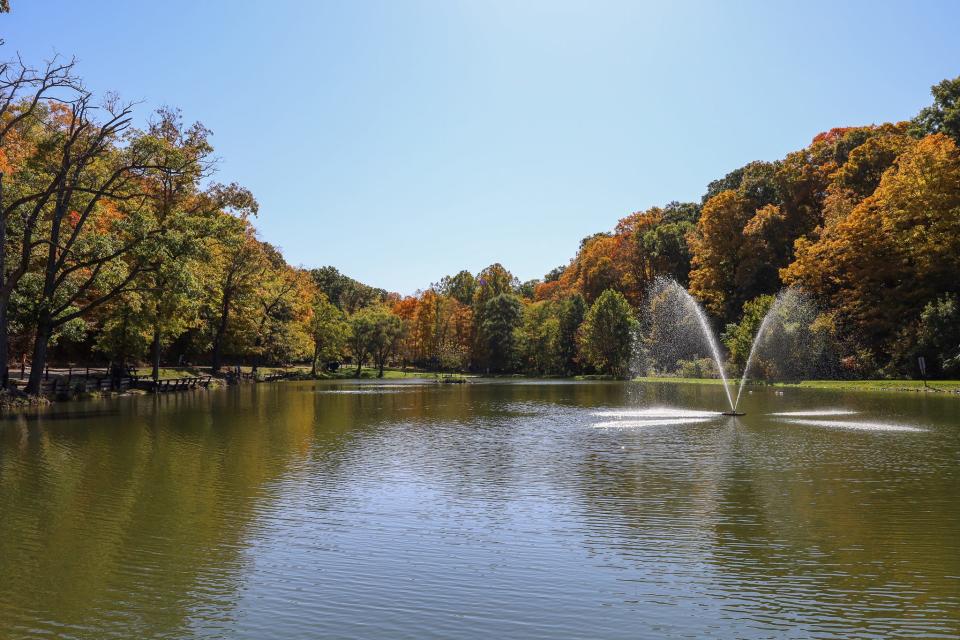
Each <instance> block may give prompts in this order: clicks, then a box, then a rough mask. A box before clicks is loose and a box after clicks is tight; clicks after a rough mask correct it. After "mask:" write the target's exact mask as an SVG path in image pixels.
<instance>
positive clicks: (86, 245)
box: [20, 96, 166, 393]
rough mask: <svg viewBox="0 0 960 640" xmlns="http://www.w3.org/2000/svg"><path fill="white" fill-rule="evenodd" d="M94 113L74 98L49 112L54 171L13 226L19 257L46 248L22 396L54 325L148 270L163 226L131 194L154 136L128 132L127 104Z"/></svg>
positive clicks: (86, 101) (150, 161) (37, 375)
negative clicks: (42, 194) (45, 190)
mask: <svg viewBox="0 0 960 640" xmlns="http://www.w3.org/2000/svg"><path fill="white" fill-rule="evenodd" d="M95 109H96V107H94V106H93V105H92V104H91V101H90V98H89V96H82V97H80V98H78V99H77V100H76V101H75V102H73V103H72V104H71V105H70V106H69V108H67V109H52V110H51V111H50V116H51V118H50V127H51V133H50V134H49V135H50V145H49V146H50V148H51V153H50V155H49V157H48V161H49V162H50V164H49V167H48V171H49V173H50V174H52V175H55V176H57V177H56V178H55V179H53V180H52V182H51V184H52V185H53V187H52V189H51V190H50V193H49V196H47V197H46V198H42V199H41V200H39V201H38V202H37V204H36V205H35V206H34V209H33V211H31V213H30V214H29V215H28V217H27V219H26V221H25V223H24V224H23V225H22V228H21V233H22V243H23V247H24V249H23V252H22V255H21V256H20V260H21V261H27V262H30V261H32V260H33V250H34V247H41V246H43V247H45V249H44V250H42V251H41V252H40V255H39V256H38V259H39V260H40V261H41V264H42V267H40V269H39V271H40V279H41V281H42V285H41V286H40V288H39V295H38V296H37V299H36V301H35V305H34V308H33V313H34V314H35V318H36V338H35V340H34V349H33V358H32V359H31V371H30V379H29V381H28V383H27V391H28V392H29V393H38V392H39V390H40V383H41V380H42V375H43V371H42V370H43V367H44V364H45V362H46V357H47V349H48V347H49V342H50V338H51V336H52V335H53V333H54V331H55V330H56V329H57V328H58V327H59V326H61V325H63V324H65V323H67V322H70V321H72V320H74V319H76V318H82V317H83V316H84V315H85V314H87V313H88V312H90V311H92V310H93V309H94V308H96V307H97V306H99V305H101V304H103V303H105V302H107V301H109V300H111V299H113V298H115V297H117V296H118V295H120V294H122V293H124V292H125V291H127V290H129V289H130V288H131V286H132V283H133V282H134V279H135V278H136V277H137V276H138V275H140V274H141V273H143V272H145V271H147V270H149V269H150V268H151V267H150V264H151V263H150V261H149V247H150V244H151V243H152V242H155V241H161V240H162V236H163V234H164V233H165V231H166V226H165V222H164V221H163V220H161V219H159V218H158V217H157V216H155V215H153V214H154V213H155V212H153V211H151V210H150V208H149V207H145V206H144V202H143V195H142V193H141V192H139V191H138V186H139V183H140V180H141V179H142V177H143V176H144V173H145V172H146V171H147V170H149V169H151V168H154V167H155V166H156V163H157V162H158V161H162V158H158V157H157V155H156V153H155V151H156V147H157V145H156V140H155V139H154V138H153V137H152V136H149V135H143V134H139V133H137V132H130V133H129V135H128V129H129V126H130V121H131V113H132V111H131V108H130V107H129V106H123V105H118V104H117V103H116V102H113V101H108V102H107V103H106V104H105V105H104V106H103V110H104V111H105V113H106V114H107V115H106V118H105V119H104V120H103V121H102V122H98V121H97V120H95V119H94V115H93V114H94V110H95ZM48 204H49V206H47V205H48ZM44 253H45V255H44Z"/></svg>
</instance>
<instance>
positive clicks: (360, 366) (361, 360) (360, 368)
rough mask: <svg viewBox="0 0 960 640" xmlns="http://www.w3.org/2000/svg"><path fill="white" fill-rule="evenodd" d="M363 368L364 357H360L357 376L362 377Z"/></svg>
mask: <svg viewBox="0 0 960 640" xmlns="http://www.w3.org/2000/svg"><path fill="white" fill-rule="evenodd" d="M362 369H363V358H361V357H358V358H357V377H358V378H359V377H360V372H361V370H362Z"/></svg>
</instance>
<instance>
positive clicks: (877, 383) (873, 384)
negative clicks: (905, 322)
mask: <svg viewBox="0 0 960 640" xmlns="http://www.w3.org/2000/svg"><path fill="white" fill-rule="evenodd" d="M634 381H636V382H674V383H679V384H713V385H718V384H721V383H722V381H721V380H719V379H716V378H667V377H649V376H648V377H641V378H634ZM770 386H773V387H780V388H790V389H834V390H838V391H910V392H930V393H937V392H945V393H958V394H960V380H932V381H930V382H928V383H927V384H926V386H925V385H924V383H923V382H922V381H921V380H804V381H803V382H777V383H773V384H772V385H770Z"/></svg>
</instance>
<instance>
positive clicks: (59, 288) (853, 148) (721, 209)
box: [0, 59, 960, 393]
mask: <svg viewBox="0 0 960 640" xmlns="http://www.w3.org/2000/svg"><path fill="white" fill-rule="evenodd" d="M75 67H76V65H75V63H74V61H73V60H63V59H55V60H53V61H51V62H49V63H46V64H45V65H42V66H39V67H31V66H30V65H28V64H27V63H25V62H23V61H22V60H20V59H13V60H10V61H7V62H5V63H3V64H0V384H2V385H3V386H4V387H8V386H9V380H10V377H9V367H10V364H11V363H17V362H20V363H28V364H29V365H30V371H31V374H30V377H29V380H28V382H27V385H26V389H27V391H28V392H34V393H35V392H37V391H38V390H39V388H40V381H41V375H42V371H43V369H44V366H45V365H46V363H47V361H48V360H49V359H50V358H51V357H53V358H54V359H56V360H58V361H86V362H89V361H92V360H97V359H99V360H104V361H110V362H113V363H127V362H134V361H136V362H148V363H149V364H150V368H151V370H152V373H153V375H154V376H156V375H158V372H159V369H160V365H161V363H163V362H169V363H192V364H204V365H209V367H210V368H211V370H212V371H213V373H215V374H216V373H219V372H220V371H221V370H222V369H223V368H224V367H225V366H227V365H228V364H229V365H232V364H237V363H241V362H242V363H245V364H248V365H253V366H254V367H257V366H266V365H276V364H289V363H307V364H309V365H310V366H311V368H312V370H313V372H314V373H315V374H319V373H320V372H321V369H322V368H323V367H325V366H326V365H327V363H331V362H349V363H350V366H353V367H356V373H358V374H359V373H360V372H361V368H362V367H363V366H364V365H373V366H375V367H376V368H377V369H378V370H379V372H380V373H381V374H382V372H383V369H384V368H385V367H387V366H391V365H393V366H410V367H419V368H424V369H429V370H444V371H477V372H491V373H515V372H517V373H529V374H537V375H574V374H582V373H601V374H609V375H618V376H622V375H626V374H627V373H628V372H629V367H630V357H631V353H632V346H633V341H634V340H635V337H636V335H637V332H638V330H640V323H639V321H638V318H640V317H641V316H642V310H643V309H645V308H646V307H647V306H648V305H649V304H650V300H649V299H648V298H649V294H648V292H649V291H650V287H651V284H652V283H653V282H655V281H656V279H657V278H660V277H663V276H669V277H672V278H674V279H676V280H677V281H678V282H680V283H681V284H683V285H684V286H687V287H688V288H689V289H690V291H691V292H692V293H693V295H695V296H696V297H697V298H698V299H700V300H701V301H702V302H703V303H704V304H705V306H706V308H707V310H708V311H709V313H710V315H711V318H712V320H713V321H714V322H715V323H716V324H717V326H718V327H721V328H725V332H724V335H725V336H726V337H727V344H728V348H729V349H730V354H731V358H732V359H733V360H736V359H737V358H738V357H739V356H738V353H739V351H740V350H742V349H740V348H738V346H737V345H739V344H740V343H742V342H743V336H744V335H745V332H744V330H743V326H742V325H743V323H745V322H747V323H749V322H753V323H755V322H756V318H757V317H758V314H759V315H762V311H763V308H764V305H768V304H769V301H770V300H771V296H772V294H775V293H776V292H777V291H778V290H780V289H781V288H782V287H783V286H785V285H793V286H795V287H798V288H801V289H803V290H804V291H805V292H807V293H808V294H809V295H811V296H813V297H814V298H815V299H816V300H817V301H818V303H819V304H820V308H821V309H822V313H820V314H819V315H818V316H817V318H816V319H815V320H814V322H815V323H816V326H817V328H818V331H824V332H827V333H829V334H830V336H831V338H832V340H833V341H834V343H835V344H836V345H837V354H836V359H837V363H838V369H837V371H838V372H839V373H840V374H842V375H850V376H868V375H904V374H911V373H912V372H913V367H914V364H913V363H914V361H915V358H916V356H917V355H924V356H926V357H927V359H928V361H929V362H930V363H931V366H932V369H933V371H934V373H935V374H944V375H946V374H952V373H956V372H958V371H960V308H958V299H957V295H958V290H960V152H958V147H957V144H958V142H960V78H958V79H955V80H947V81H944V82H942V83H940V84H939V85H937V86H936V87H934V88H933V97H934V100H933V104H932V105H931V106H930V107H928V108H926V109H924V110H922V111H921V112H920V113H919V114H918V115H917V117H916V118H914V119H913V120H910V121H907V122H899V123H886V124H881V125H870V126H862V127H846V128H838V129H832V130H829V131H827V132H825V133H822V134H820V135H818V136H816V137H815V138H814V139H813V141H812V142H811V144H810V145H809V146H807V147H806V148H804V149H801V150H799V151H796V152H794V153H791V154H788V155H787V156H786V157H785V158H783V159H782V160H777V161H773V162H766V161H757V162H752V163H750V164H747V165H746V166H744V167H741V168H739V169H736V170H735V171H732V172H730V173H729V174H727V175H726V176H724V177H723V178H720V179H718V180H716V181H714V182H711V183H710V184H709V185H708V187H707V192H706V194H705V195H704V196H703V198H702V199H701V201H700V202H689V203H679V202H672V203H669V204H667V205H665V206H663V207H653V208H651V209H648V210H645V211H641V212H637V213H633V214H631V215H629V216H627V217H625V218H623V219H622V220H620V222H619V223H618V224H617V225H616V227H615V228H614V229H613V230H612V231H611V232H605V233H598V234H595V235H593V236H591V237H588V238H585V239H584V240H583V241H582V242H581V245H580V248H579V250H578V252H577V254H576V255H575V256H574V257H573V258H572V259H571V260H570V262H569V263H568V264H566V265H563V266H561V267H558V268H556V269H554V270H552V271H551V272H550V273H548V274H546V275H545V276H544V277H543V278H542V279H537V280H531V281H527V282H519V281H518V280H517V278H515V277H514V276H513V275H512V274H511V273H510V272H509V271H508V270H507V269H506V268H504V267H503V266H502V265H500V264H493V265H491V266H490V267H488V268H486V269H484V270H482V271H481V272H480V273H477V274H473V273H471V272H469V271H461V272H459V273H457V274H455V275H451V276H446V277H443V278H442V279H440V280H439V281H438V282H437V283H434V284H432V285H430V286H429V287H427V288H426V289H425V290H423V291H420V292H418V293H417V294H416V295H413V296H407V297H402V296H399V295H397V294H393V293H389V292H387V291H385V290H383V289H377V288H374V287H371V286H368V285H366V284H363V283H360V282H358V281H356V280H354V279H352V278H349V277H348V276H346V275H344V274H341V273H340V272H339V271H338V270H337V269H335V268H333V267H323V268H318V269H312V270H308V269H303V268H299V267H295V266H292V265H289V264H288V263H287V262H286V260H285V259H284V257H283V255H282V254H281V252H280V251H279V250H278V249H277V248H276V247H274V246H272V245H270V244H269V243H267V242H264V241H263V240H261V239H260V238H259V237H258V236H257V232H256V228H255V226H254V221H255V220H256V218H257V216H258V213H259V206H258V204H257V201H256V199H255V198H254V196H253V194H251V193H250V192H249V191H248V190H247V189H245V188H243V187H242V186H240V185H237V184H221V183H218V182H216V181H215V180H213V178H214V173H215V168H216V163H215V160H214V155H213V151H214V150H213V146H212V144H211V141H210V132H209V131H208V130H207V129H206V128H205V127H204V126H203V125H202V124H199V123H193V124H188V123H186V122H185V121H184V119H183V117H182V116H181V114H180V112H179V111H177V110H175V109H169V108H164V109H160V110H158V111H156V112H155V113H153V114H152V115H150V116H149V117H147V118H146V124H144V125H143V126H136V125H135V113H134V111H135V106H134V105H132V104H129V103H124V102H121V101H120V100H119V99H118V98H117V97H115V96H107V97H106V98H105V99H100V100H98V99H96V97H95V96H94V95H93V94H92V93H91V92H90V91H89V90H88V89H87V88H86V87H85V86H84V84H83V82H82V81H81V79H80V78H79V77H78V76H77V74H76V69H75ZM738 349H739V350H738ZM674 364H675V367H674V368H677V369H679V368H680V367H681V366H682V365H683V363H681V362H677V363H674Z"/></svg>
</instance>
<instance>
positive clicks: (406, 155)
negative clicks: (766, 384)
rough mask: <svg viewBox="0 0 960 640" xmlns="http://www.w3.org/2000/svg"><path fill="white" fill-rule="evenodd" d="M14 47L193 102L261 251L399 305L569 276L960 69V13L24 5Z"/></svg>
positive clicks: (920, 99) (903, 114)
mask: <svg viewBox="0 0 960 640" xmlns="http://www.w3.org/2000/svg"><path fill="white" fill-rule="evenodd" d="M11 1H12V5H13V13H12V14H10V15H9V16H4V17H0V34H2V36H3V37H4V38H5V39H6V41H7V44H6V46H5V47H4V49H6V51H7V54H8V55H9V54H10V53H12V52H13V50H18V51H20V52H21V53H22V54H23V55H24V56H25V57H26V58H27V59H29V60H35V61H39V60H40V59H42V58H44V57H47V56H49V55H50V54H51V53H52V52H53V51H58V52H60V53H63V54H67V55H76V56H77V57H78V58H79V60H80V67H79V70H80V73H81V74H82V76H83V77H84V78H85V79H86V81H87V83H88V84H89V85H90V86H91V87H92V88H94V89H95V90H98V91H106V90H115V91H118V92H119V93H120V94H121V95H122V96H123V97H124V98H128V99H136V100H142V101H144V106H143V109H142V111H143V114H144V117H145V116H146V114H147V113H148V112H149V110H150V109H152V108H153V107H155V106H158V105H163V104H166V105H172V106H178V107H180V108H181V109H182V110H183V112H184V115H185V116H186V118H187V119H189V120H200V121H202V122H203V123H204V124H206V125H207V126H208V127H209V128H210V129H212V130H213V132H214V134H215V135H214V138H213V141H214V143H215V145H216V147H217V154H218V155H219V156H220V157H221V158H222V162H221V164H220V170H219V175H218V179H219V180H221V181H224V182H229V181H238V182H240V183H242V184H244V185H245V186H247V187H249V188H250V189H251V190H253V192H254V193H255V194H256V196H257V198H258V199H259V201H260V204H261V214H260V220H259V221H258V223H257V224H258V227H259V228H260V230H261V237H262V238H263V239H265V240H267V241H269V242H272V243H274V244H276V245H278V246H280V247H281V248H282V249H283V251H284V253H285V255H286V256H287V259H288V260H289V261H290V262H291V263H293V264H299V265H303V266H307V267H313V266H320V265H324V264H332V265H335V266H337V267H338V268H340V269H341V270H342V271H344V272H345V273H347V274H350V275H352V276H354V277H357V278H359V279H361V280H363V281H365V282H368V283H370V284H373V285H377V286H382V287H385V288H388V289H391V290H395V291H400V292H403V293H410V292H413V291H414V290H415V289H417V288H420V287H424V286H426V285H428V284H429V283H430V282H431V281H436V280H438V279H439V278H440V277H441V276H443V275H444V274H452V273H455V272H456V271H458V270H460V269H464V268H466V269H470V270H471V271H474V272H476V271H477V270H479V269H481V268H483V267H484V266H486V265H488V264H490V263H492V262H497V261H499V262H502V263H503V264H504V265H505V266H507V268H509V269H511V270H512V271H513V272H514V273H515V274H516V275H517V276H519V277H520V278H521V279H527V278H532V277H540V276H542V275H543V274H544V273H545V272H546V271H548V270H549V269H551V268H553V267H554V266H557V265H559V264H562V263H565V262H566V261H567V260H568V259H569V258H570V257H571V256H572V255H573V254H574V252H575V251H576V248H577V246H578V243H579V241H580V239H581V238H582V237H584V236H586V235H588V234H591V233H594V232H597V231H602V230H607V229H610V228H611V227H612V226H613V225H614V224H615V223H616V221H617V219H619V218H620V217H622V216H623V215H625V214H628V213H630V212H631V211H635V210H638V209H644V208H647V207H649V206H651V205H655V204H662V203H665V202H667V201H670V200H675V199H676V200H690V199H698V198H699V197H700V195H701V194H702V193H703V190H704V187H705V186H706V184H707V183H708V182H709V181H710V180H712V179H714V178H717V177H720V176H722V175H724V174H725V173H726V172H728V171H730V170H731V169H734V168H736V167H738V166H740V165H742V164H744V163H746V162H748V161H751V160H757V159H767V160H772V159H776V158H780V157H782V156H783V155H785V154H786V153H787V152H789V151H791V150H794V149H797V148H800V147H802V146H804V145H806V144H807V143H808V142H809V141H810V139H811V138H812V137H813V136H814V135H815V134H816V133H818V132H819V131H822V130H825V129H829V128H831V127H834V126H842V125H856V124H865V123H872V122H884V121H890V120H900V119H905V118H908V117H910V116H912V115H913V114H915V113H916V111H917V110H918V109H919V108H921V107H922V106H924V105H926V104H928V103H929V102H930V97H929V87H930V85H931V84H934V83H936V82H939V81H940V80H941V79H943V78H946V77H955V76H957V75H960V36H958V25H960V2H954V1H945V2H939V3H936V2H901V3H886V2H789V3H787V2H734V1H729V2H690V3H679V2H667V1H665V0H664V1H662V2H655V3H642V2H639V1H636V2H602V1H595V2H563V1H561V0H548V1H544V2H532V1H527V0H524V1H514V2H492V1H488V2H480V1H468V2H455V1H446V0H443V1H441V0H433V1H429V2H418V1H409V2H408V1H402V0H387V1H383V2H373V1H369V2H365V1H360V0H356V1H348V0H343V1H341V2H312V1H307V0H302V1H299V2H293V1H290V2H283V1H279V0H271V1H259V2H241V1H236V0H234V1H231V2H212V1H209V2H208V1H203V0H189V1H185V2H184V1H180V0H164V1H163V2H158V1H151V2H146V1H142V2H141V1H133V0H126V1H119V0H118V1H106V0H100V1H88V2H79V1H77V0H60V1H52V0H51V1H46V0H11Z"/></svg>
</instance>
